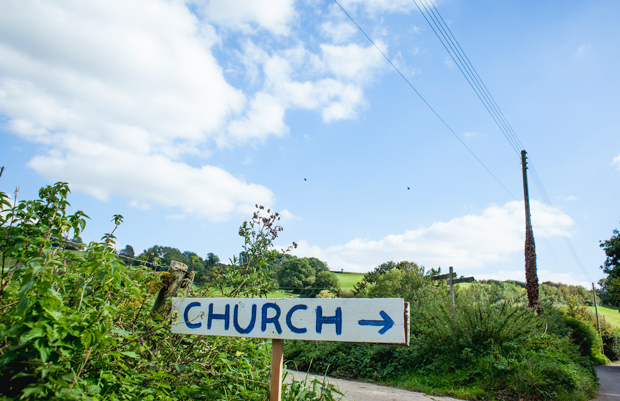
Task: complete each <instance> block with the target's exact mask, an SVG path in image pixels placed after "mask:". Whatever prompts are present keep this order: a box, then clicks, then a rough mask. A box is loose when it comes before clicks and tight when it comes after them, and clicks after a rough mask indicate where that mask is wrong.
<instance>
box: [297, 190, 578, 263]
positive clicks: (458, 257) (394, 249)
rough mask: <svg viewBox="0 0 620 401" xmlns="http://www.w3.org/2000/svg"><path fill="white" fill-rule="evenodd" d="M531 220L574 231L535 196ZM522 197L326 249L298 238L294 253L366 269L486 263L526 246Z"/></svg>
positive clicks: (554, 231)
mask: <svg viewBox="0 0 620 401" xmlns="http://www.w3.org/2000/svg"><path fill="white" fill-rule="evenodd" d="M531 208H532V225H533V227H534V234H535V235H536V236H537V237H540V238H542V237H550V236H556V235H560V236H570V233H569V231H568V229H569V228H570V227H571V226H573V225H574V222H573V220H572V219H571V218H570V217H569V216H568V215H566V214H564V213H562V212H561V211H559V210H557V209H551V210H549V209H548V208H547V207H546V206H544V205H543V204H541V203H540V202H538V201H532V203H531ZM524 225H525V220H524V208H523V202H517V201H513V202H509V203H507V204H505V205H503V206H491V207H489V208H487V209H486V210H485V211H484V212H483V213H482V214H480V215H468V216H464V217H459V218H455V219H452V220H450V221H448V222H437V223H434V224H432V225H431V226H430V227H422V228H419V229H416V230H409V231H406V232H405V233H404V234H396V235H388V236H387V237H385V238H382V239H378V240H369V239H361V238H356V239H353V240H351V241H349V242H348V243H346V244H344V245H336V246H331V247H329V248H326V249H323V248H320V247H317V246H313V245H311V244H308V243H307V242H306V241H299V247H298V248H297V250H296V251H295V254H297V255H300V256H314V257H317V258H319V259H321V260H324V261H326V262H327V263H328V264H329V265H330V266H332V267H333V268H334V269H344V270H345V271H354V272H366V271H369V270H371V269H372V268H374V267H375V266H377V265H379V264H381V263H383V262H386V261H388V260H394V261H400V260H411V261H415V262H417V263H421V264H423V265H425V266H427V267H437V266H443V267H446V266H458V267H459V268H460V269H463V268H468V269H471V268H482V267H484V266H485V265H486V264H489V263H496V262H501V261H508V260H509V259H510V255H512V254H513V253H515V252H518V251H522V250H523V243H524V231H525V229H524Z"/></svg>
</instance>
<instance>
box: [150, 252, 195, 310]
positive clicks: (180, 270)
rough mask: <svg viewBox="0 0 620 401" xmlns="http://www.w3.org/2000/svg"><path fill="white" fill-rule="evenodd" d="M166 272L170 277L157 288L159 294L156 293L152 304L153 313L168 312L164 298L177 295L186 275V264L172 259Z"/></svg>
mask: <svg viewBox="0 0 620 401" xmlns="http://www.w3.org/2000/svg"><path fill="white" fill-rule="evenodd" d="M166 273H170V274H171V275H172V278H171V280H169V281H167V282H165V283H164V286H163V287H162V289H161V290H159V294H157V299H156V300H155V304H154V305H153V313H154V314H155V313H159V314H160V315H163V314H168V311H169V309H168V308H167V307H166V299H168V298H170V297H175V296H176V295H177V292H178V291H179V289H180V288H181V284H183V279H184V278H185V276H186V275H187V265H186V264H185V263H181V262H177V261H176V260H173V261H172V262H171V263H170V270H169V271H168V272H166ZM164 274H165V273H164Z"/></svg>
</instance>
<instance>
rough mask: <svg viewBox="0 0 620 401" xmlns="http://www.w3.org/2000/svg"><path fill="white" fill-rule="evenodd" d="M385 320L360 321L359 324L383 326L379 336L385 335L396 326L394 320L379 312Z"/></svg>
mask: <svg viewBox="0 0 620 401" xmlns="http://www.w3.org/2000/svg"><path fill="white" fill-rule="evenodd" d="M379 314H380V315H381V317H382V318H383V320H359V321H358V322H357V323H358V324H359V325H360V326H383V328H382V329H381V330H379V334H385V332H387V331H388V330H389V329H391V328H392V326H394V321H393V320H392V318H391V317H390V316H389V315H388V314H387V313H385V312H384V311H381V312H379Z"/></svg>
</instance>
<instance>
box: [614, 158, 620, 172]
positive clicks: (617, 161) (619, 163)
mask: <svg viewBox="0 0 620 401" xmlns="http://www.w3.org/2000/svg"><path fill="white" fill-rule="evenodd" d="M612 163H613V164H615V165H616V168H617V169H618V170H620V155H618V156H616V157H614V160H613V161H612Z"/></svg>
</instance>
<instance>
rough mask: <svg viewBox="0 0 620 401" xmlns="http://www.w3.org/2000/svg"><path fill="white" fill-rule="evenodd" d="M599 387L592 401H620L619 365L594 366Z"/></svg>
mask: <svg viewBox="0 0 620 401" xmlns="http://www.w3.org/2000/svg"><path fill="white" fill-rule="evenodd" d="M595 368H596V374H597V375H598V380H599V383H600V385H601V387H599V389H598V394H597V395H596V398H595V399H594V400H593V401H620V365H601V366H595Z"/></svg>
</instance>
